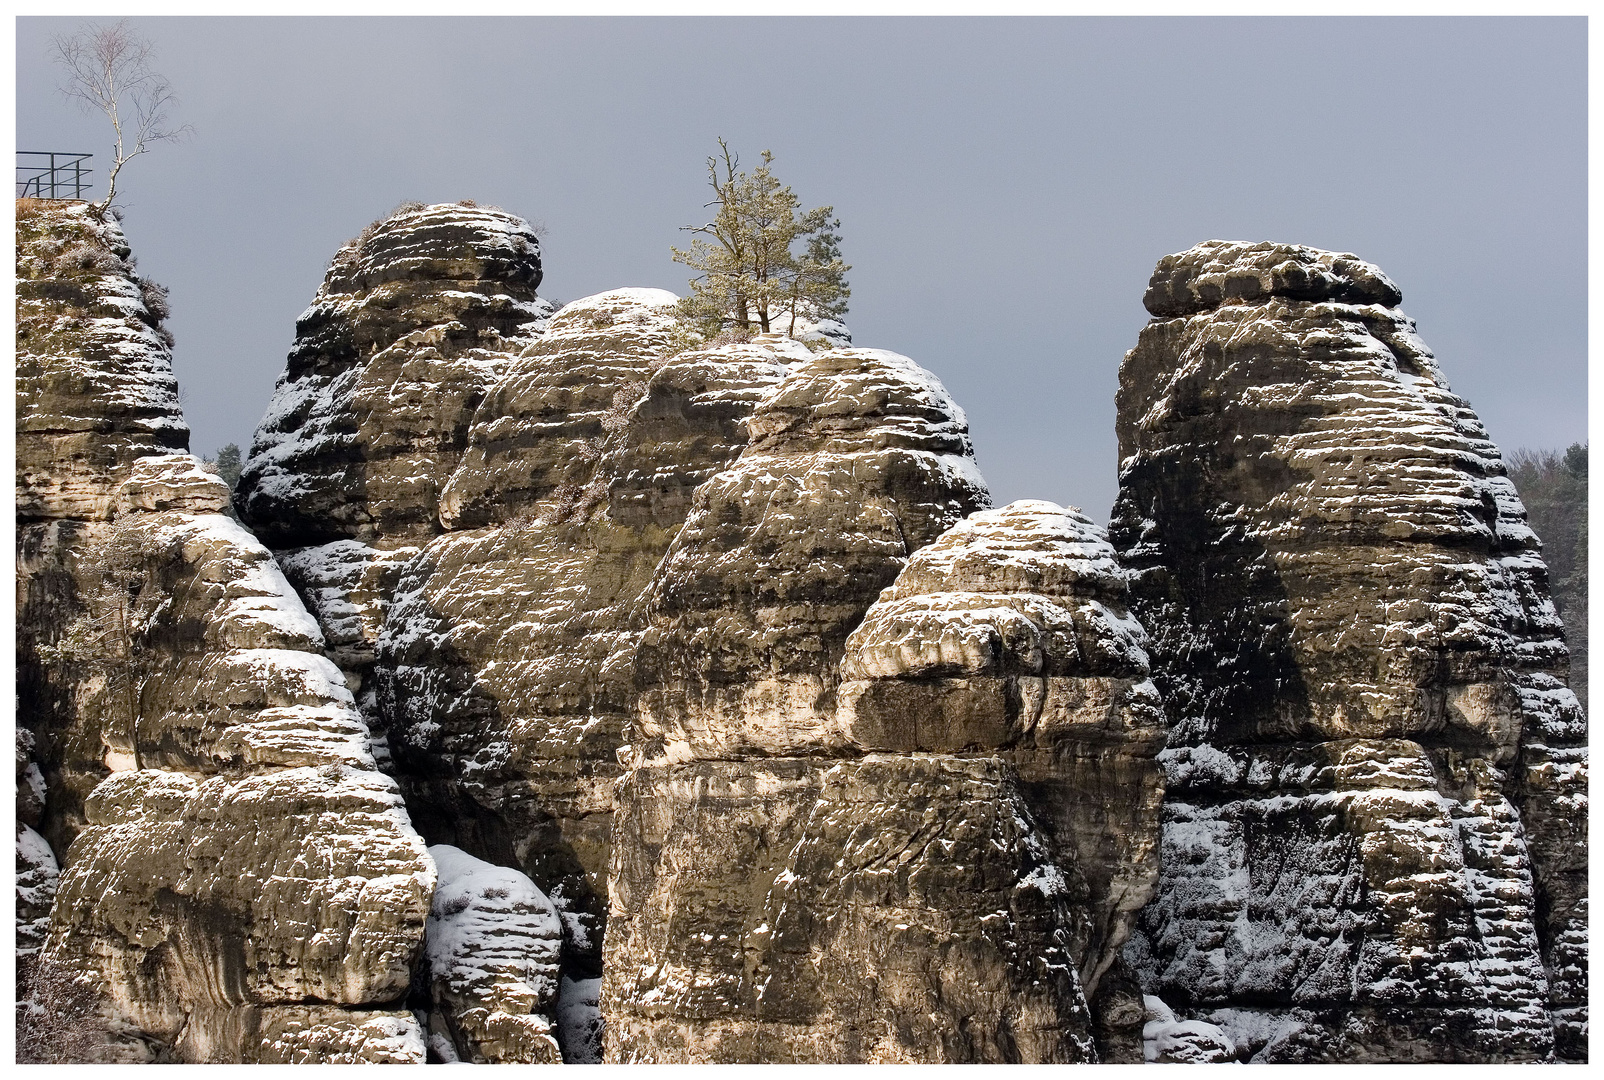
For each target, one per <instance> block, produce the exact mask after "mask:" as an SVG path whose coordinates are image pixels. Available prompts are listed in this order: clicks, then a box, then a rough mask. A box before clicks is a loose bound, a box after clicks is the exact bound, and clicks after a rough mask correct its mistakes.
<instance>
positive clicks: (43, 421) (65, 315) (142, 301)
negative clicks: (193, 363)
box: [16, 200, 189, 525]
mask: <svg viewBox="0 0 1604 1080" xmlns="http://www.w3.org/2000/svg"><path fill="white" fill-rule="evenodd" d="M133 266H134V264H133V259H132V258H131V253H130V251H129V248H128V243H127V241H126V240H125V239H124V237H123V233H122V229H121V228H119V227H118V225H117V224H116V222H114V221H109V220H106V221H102V220H98V219H96V218H95V217H94V216H93V215H92V214H90V212H89V208H88V206H87V205H86V204H84V203H66V202H36V201H34V200H21V201H19V203H18V210H17V357H16V361H17V520H18V523H19V525H20V524H22V523H25V522H32V521H39V520H44V519H52V518H69V517H70V518H80V519H98V518H105V517H107V516H109V515H110V513H111V509H112V508H111V505H110V497H111V494H112V492H113V491H114V490H115V489H116V487H117V485H118V484H119V483H120V482H121V481H122V479H123V476H124V470H126V469H127V468H128V466H129V465H131V464H132V463H133V462H134V461H135V460H137V459H138V458H141V457H145V456H147V455H151V454H163V453H176V452H178V451H182V450H185V449H187V448H188V446H189V428H188V427H187V426H186V425H185V424H184V418H183V413H182V411H181V410H180V409H179V405H178V382H177V380H176V379H174V378H173V358H172V353H171V351H170V349H169V345H170V344H171V338H170V337H168V336H166V331H165V330H164V329H163V328H162V316H163V315H164V314H165V310H163V301H162V300H161V299H159V297H160V296H162V295H164V294H163V293H162V292H161V290H160V289H159V287H156V286H152V285H150V284H149V283H147V282H144V281H142V280H141V278H140V277H139V275H138V274H137V273H136V272H135V271H134V268H133ZM147 299H149V300H151V301H152V303H154V304H155V305H156V308H157V309H158V310H156V311H153V310H152V307H151V304H150V303H147Z"/></svg>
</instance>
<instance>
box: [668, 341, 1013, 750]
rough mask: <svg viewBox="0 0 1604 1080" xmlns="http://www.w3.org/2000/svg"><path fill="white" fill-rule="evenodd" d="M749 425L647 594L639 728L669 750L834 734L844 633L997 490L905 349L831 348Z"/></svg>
mask: <svg viewBox="0 0 1604 1080" xmlns="http://www.w3.org/2000/svg"><path fill="white" fill-rule="evenodd" d="M747 426H748V428H749V429H750V431H751V435H752V441H751V443H750V444H749V445H748V446H747V447H746V448H745V449H744V450H743V451H742V452H741V456H740V457H739V458H738V459H737V460H736V461H735V463H734V464H733V465H732V466H731V467H729V468H728V469H726V470H724V471H723V472H720V473H718V474H716V475H714V476H713V477H712V478H710V479H709V480H708V481H707V482H706V483H704V484H703V485H702V486H701V487H699V488H698V489H697V490H696V495H695V498H694V500H693V505H692V509H691V513H690V516H689V517H688V518H687V519H686V522H685V525H684V527H683V528H682V529H681V530H680V532H679V534H678V535H677V536H676V537H675V538H674V543H673V545H672V546H671V547H670V548H669V550H668V552H667V554H666V555H665V556H664V557H663V561H662V564H661V566H660V567H659V568H658V571H657V574H656V577H655V578H654V580H653V583H652V588H651V591H650V593H649V594H648V596H647V598H646V605H647V606H646V611H647V615H648V617H649V619H650V622H651V628H650V630H649V631H648V632H647V635H646V637H645V639H644V640H643V642H642V645H641V647H640V650H639V652H638V655H637V659H636V671H637V679H638V681H639V682H640V685H641V686H642V688H643V689H642V694H641V699H640V725H641V734H642V736H643V737H644V738H645V739H646V740H647V741H648V743H652V744H655V745H660V746H662V747H665V748H666V749H665V750H663V751H662V752H664V753H667V754H669V755H670V756H671V757H677V758H682V759H683V758H688V757H709V758H722V757H732V756H741V755H744V754H752V753H756V754H808V753H815V752H820V751H823V750H825V749H827V748H830V747H839V746H842V745H843V742H842V740H841V738H840V737H839V735H838V734H837V733H836V732H835V731H834V730H833V721H834V698H835V688H836V683H837V681H838V676H837V672H836V666H837V664H838V663H839V662H840V659H841V656H842V654H843V651H844V649H845V647H846V638H847V635H848V634H850V633H851V632H852V630H853V629H854V628H855V627H856V626H857V624H858V621H859V620H860V619H861V618H862V617H863V612H864V611H865V610H866V609H867V608H868V605H869V602H871V601H872V599H873V598H874V597H875V595H876V594H878V592H879V591H880V590H881V589H882V588H884V587H885V586H887V585H890V584H891V582H892V581H893V580H894V579H895V578H896V575H897V572H898V571H899V570H901V569H902V566H903V563H904V562H905V561H906V559H907V557H908V555H909V554H910V553H911V552H913V551H915V550H917V549H918V548H920V547H922V546H924V545H925V544H927V543H929V542H930V541H932V540H934V539H935V538H936V537H937V536H939V535H941V533H943V532H944V531H946V529H947V528H948V527H949V526H951V525H952V524H953V523H954V522H956V521H957V520H958V519H960V518H961V517H963V516H964V515H965V514H966V513H968V512H970V511H971V510H974V509H977V508H982V507H984V506H986V505H988V504H989V500H990V497H989V495H988V494H987V492H986V487H985V482H984V481H983V480H982V479H981V477H980V473H979V471H978V470H977V469H976V468H975V464H974V457H973V449H972V447H971V445H970V441H969V434H968V427H967V421H966V420H965V418H964V415H963V411H962V410H961V409H959V408H958V406H957V405H956V404H955V403H954V402H953V401H952V399H951V398H950V397H949V396H948V395H947V392H946V390H945V389H944V388H942V386H941V384H940V383H939V382H937V381H936V380H935V378H934V377H933V376H931V375H930V373H929V372H927V371H925V370H924V369H923V368H920V367H919V366H918V365H916V364H914V363H913V362H912V361H911V360H909V359H908V358H907V357H904V356H899V355H897V354H896V353H889V352H884V351H880V350H872V349H842V350H830V351H828V352H824V353H821V354H819V355H818V356H816V357H813V358H811V359H809V360H807V361H805V362H803V363H801V364H799V365H798V366H797V367H796V368H795V369H793V370H792V371H791V373H790V374H789V375H787V376H786V378H785V381H784V382H782V383H781V384H780V385H779V386H778V387H776V388H775V389H774V391H773V392H772V393H770V394H768V395H767V396H765V397H764V399H763V400H762V402H761V403H760V404H759V405H758V407H757V409H756V411H754V412H753V414H752V417H751V419H750V420H748V422H747ZM651 752H654V753H655V752H656V751H651Z"/></svg>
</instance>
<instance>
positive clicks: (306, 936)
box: [18, 204, 434, 1062]
mask: <svg viewBox="0 0 1604 1080" xmlns="http://www.w3.org/2000/svg"><path fill="white" fill-rule="evenodd" d="M19 229H20V231H21V233H22V236H23V243H22V244H20V245H19V249H18V263H19V278H20V279H22V280H23V281H24V282H25V284H24V287H23V288H22V289H21V290H20V295H19V349H18V354H19V359H18V363H19V376H20V380H19V389H20V395H19V408H31V409H32V410H34V411H33V412H32V413H31V414H29V415H30V416H31V417H33V418H34V420H36V421H37V422H32V421H30V423H24V424H22V425H21V427H22V428H23V429H24V430H23V433H22V434H21V436H20V437H19V458H18V470H19V472H18V476H19V482H18V517H19V538H18V543H19V551H18V555H19V559H18V578H19V581H18V626H19V634H18V661H19V665H18V666H19V680H18V681H19V687H18V689H19V702H20V709H19V724H20V725H21V726H22V727H23V728H24V729H25V730H26V732H27V734H28V737H27V738H23V737H20V736H19V740H18V770H19V778H20V779H22V780H23V781H24V784H23V785H22V787H21V789H19V807H18V809H19V815H20V820H21V822H22V823H24V825H25V826H34V827H37V829H38V832H37V833H32V832H31V830H30V832H23V833H21V834H20V835H19V849H18V854H19V859H21V860H22V861H23V862H25V863H27V864H28V866H27V867H26V868H25V870H24V872H23V873H22V874H20V875H19V881H18V884H19V888H20V889H21V893H19V899H22V900H25V903H24V905H23V908H22V910H21V912H20V914H22V915H23V917H24V920H25V922H26V921H29V920H30V919H32V917H34V916H42V915H43V911H42V910H36V909H43V908H44V907H45V905H47V904H48V905H49V907H48V911H49V915H48V920H43V919H42V918H40V919H32V921H33V922H34V925H33V926H32V927H31V928H30V927H26V926H19V932H26V931H28V930H29V929H32V930H34V931H37V933H35V934H34V935H33V936H34V937H35V938H42V939H43V940H44V946H43V947H44V951H45V952H46V953H47V954H48V955H49V956H50V957H51V958H52V959H53V960H55V961H59V962H62V963H64V964H65V965H66V966H67V967H68V968H69V969H71V970H75V971H86V972H89V973H91V974H92V976H93V978H94V980H95V982H96V983H97V985H98V986H99V987H100V989H101V991H102V992H103V996H104V999H105V1002H106V1005H107V1007H108V1008H110V1009H111V1010H112V1012H113V1013H114V1014H115V1015H112V1016H108V1017H107V1018H106V1019H107V1028H108V1031H109V1032H110V1033H111V1035H112V1037H113V1038H115V1039H119V1040H120V1042H119V1044H118V1045H116V1046H108V1047H105V1048H103V1049H104V1051H105V1053H106V1054H107V1055H109V1056H110V1057H113V1058H122V1059H138V1057H139V1056H140V1055H141V1054H143V1055H146V1056H148V1054H149V1053H150V1052H151V1050H152V1049H153V1050H154V1051H155V1052H156V1053H157V1054H158V1055H161V1056H164V1057H168V1058H172V1059H176V1060H188V1061H207V1060H218V1061H284V1062H293V1061H326V1060H363V1061H402V1060H415V1061H421V1060H423V1054H424V1048H423V1042H422V1034H421V1031H420V1029H419V1027H418V1024H417V1021H416V1019H415V1018H414V1017H413V1016H412V1014H411V1013H410V1012H407V1011H405V1010H404V1009H403V1008H402V1007H401V1000H400V999H402V998H403V997H404V995H405V993H406V991H407V987H408V984H409V982H410V978H411V971H412V967H413V961H414V959H415V958H416V956H417V954H418V953H419V951H420V950H421V946H422V936H423V920H424V916H425V913H426V911H427V907H428V900H429V895H430V892H431V890H432V887H433V878H434V869H433V864H432V863H431V862H430V860H429V858H428V855H427V853H426V851H425V849H424V847H423V844H422V841H421V839H420V838H419V837H418V836H417V834H416V833H415V832H413V830H412V828H411V825H410V823H409V821H408V819H407V816H406V813H405V809H404V807H403V806H402V804H401V799H400V795H399V792H398V791H397V789H396V786H395V784H394V782H393V781H390V780H389V779H387V778H386V777H384V776H382V775H381V774H379V773H378V772H377V771H376V769H375V768H374V761H373V759H372V757H371V755H370V753H369V750H368V733H367V730H366V728H365V726H364V725H363V723H362V721H361V719H360V717H358V716H357V715H356V712H355V710H354V708H353V701H352V699H351V695H350V693H349V691H348V690H347V689H346V687H345V685H344V680H343V679H342V678H341V676H340V673H339V671H338V669H337V668H335V667H334V665H333V664H332V663H330V662H329V660H328V659H327V658H325V657H324V656H323V655H322V647H323V641H322V638H321V635H320V633H319V631H318V629H317V625H316V624H315V623H314V622H313V621H312V619H311V618H310V617H309V616H308V615H307V613H306V611H305V609H304V608H303V607H302V606H301V603H300V601H299V600H298V599H297V598H296V597H295V595H294V593H293V592H292V591H291V590H290V588H289V586H288V584H287V582H286V581H285V579H284V577H283V575H282V574H281V573H280V572H279V570H278V568H277V566H276V565H275V564H274V562H273V559H272V556H271V554H270V553H269V552H268V551H267V550H266V549H265V548H264V547H262V545H261V544H260V543H258V542H257V541H256V540H255V538H254V537H252V536H251V535H250V533H248V532H246V531H245V530H244V529H242V528H241V527H240V525H239V524H238V523H237V522H235V521H234V520H233V519H231V518H229V517H227V516H226V515H225V514H223V513H222V510H223V508H224V506H225V505H226V503H227V499H228V491H227V488H226V486H225V485H224V484H223V482H222V481H221V480H219V479H218V478H217V477H216V476H215V475H214V474H212V473H210V472H208V471H206V470H205V469H203V468H202V467H201V463H200V462H199V461H197V460H196V459H194V458H192V457H189V456H188V455H187V454H184V453H182V452H181V451H182V450H183V448H184V444H185V442H186V441H187V430H186V429H185V428H184V426H183V421H182V417H181V416H180V415H179V412H178V408H177V400H176V387H175V385H174V383H173V380H172V374H171V367H170V358H169V355H168V352H167V348H168V344H169V343H170V339H168V338H165V337H164V336H163V335H164V332H163V331H161V329H160V321H161V320H160V316H161V315H163V314H165V306H164V304H163V300H164V295H163V293H162V292H161V290H159V289H158V288H157V287H154V286H150V285H148V283H141V282H140V281H139V280H138V279H137V277H135V276H134V275H133V274H132V273H131V270H130V267H131V264H132V260H131V259H129V258H128V257H127V256H128V250H127V247H126V245H125V244H123V243H122V241H121V234H120V233H119V232H118V231H117V230H116V228H115V226H112V225H109V224H97V223H94V222H93V219H91V218H90V217H89V216H88V215H87V213H86V210H85V208H84V207H82V206H78V205H72V204H68V205H61V204H53V205H49V206H46V207H45V208H42V209H30V212H29V213H27V214H25V215H23V216H22V218H21V221H20V224H19ZM52 863H59V881H58V882H57V883H56V888H55V895H54V898H53V901H52V900H51V898H50V897H48V896H47V895H46V894H47V893H48V892H49V891H50V889H49V885H50V882H49V881H48V880H47V879H49V878H50V877H51V876H52V874H51V869H52ZM23 894H27V895H23ZM40 923H43V925H40ZM130 1025H131V1026H130ZM119 1032H120V1033H121V1034H119Z"/></svg>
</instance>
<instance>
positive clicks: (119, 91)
mask: <svg viewBox="0 0 1604 1080" xmlns="http://www.w3.org/2000/svg"><path fill="white" fill-rule="evenodd" d="M155 51H156V46H155V44H154V43H153V42H151V41H150V40H149V39H148V38H144V37H141V36H140V35H139V34H138V33H136V32H135V31H134V30H133V28H131V27H130V26H129V25H128V23H127V21H126V20H124V21H121V22H118V23H116V24H114V25H112V26H103V25H101V24H99V23H88V24H86V25H84V26H82V27H80V28H79V29H78V31H77V32H76V33H74V34H70V35H68V36H66V37H57V38H56V39H55V40H54V43H53V48H52V50H51V53H52V55H51V59H53V60H55V62H56V63H58V64H60V65H61V66H62V68H63V69H64V71H65V75H64V78H63V81H62V83H61V84H60V87H59V89H60V90H61V92H62V94H63V95H64V96H66V97H67V98H68V99H69V100H71V101H76V102H78V103H79V105H80V106H81V107H82V108H83V109H84V111H85V112H95V111H99V112H102V113H105V114H106V117H107V119H109V120H110V121H111V126H112V130H113V131H115V132H116V133H117V143H116V146H115V147H114V148H113V151H112V162H111V168H110V170H109V171H108V173H107V177H106V197H105V198H104V199H102V200H101V201H100V202H98V203H94V204H92V205H93V208H94V211H95V213H96V214H104V213H105V212H106V210H107V209H108V208H110V206H111V200H112V197H113V196H115V195H116V194H117V176H118V174H119V173H121V172H122V169H123V166H124V165H127V164H128V163H129V162H130V161H132V160H133V159H134V158H136V157H138V156H139V155H140V154H145V153H149V152H150V148H151V146H152V144H154V143H159V142H176V141H178V140H179V139H182V138H184V137H185V136H187V135H189V134H190V133H191V132H192V131H193V130H194V129H193V128H191V127H190V125H188V124H185V125H183V126H182V127H174V126H172V122H171V120H170V118H169V117H168V110H169V109H171V108H172V107H173V106H175V105H177V104H178V96H177V95H176V94H174V93H173V88H172V84H171V83H169V82H168V81H167V78H166V76H164V75H162V74H160V73H159V72H156V71H153V70H152V69H151V67H150V60H151V58H152V56H154V55H155Z"/></svg>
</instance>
